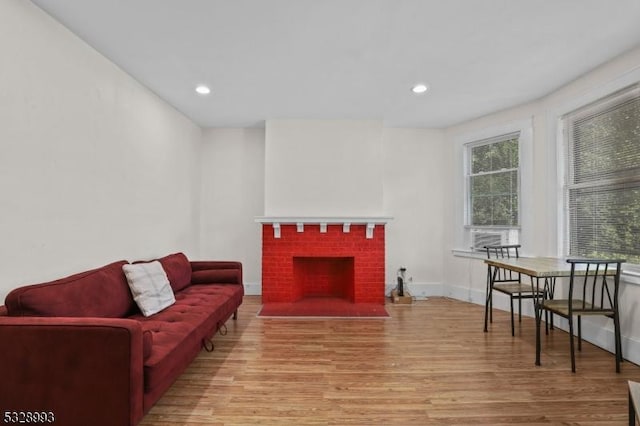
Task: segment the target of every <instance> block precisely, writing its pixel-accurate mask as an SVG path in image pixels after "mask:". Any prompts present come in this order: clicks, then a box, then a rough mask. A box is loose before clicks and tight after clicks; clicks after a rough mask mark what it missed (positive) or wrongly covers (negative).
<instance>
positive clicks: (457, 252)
mask: <svg viewBox="0 0 640 426" xmlns="http://www.w3.org/2000/svg"><path fill="white" fill-rule="evenodd" d="M451 253H452V254H453V255H454V256H456V257H466V258H469V259H486V257H487V254H486V253H484V252H478V251H471V250H468V249H467V250H463V249H453V250H451Z"/></svg>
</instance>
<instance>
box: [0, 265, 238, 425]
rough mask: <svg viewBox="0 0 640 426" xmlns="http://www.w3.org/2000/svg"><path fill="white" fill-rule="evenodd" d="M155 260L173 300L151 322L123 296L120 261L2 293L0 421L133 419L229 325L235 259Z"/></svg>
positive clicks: (124, 287)
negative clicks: (39, 416)
mask: <svg viewBox="0 0 640 426" xmlns="http://www.w3.org/2000/svg"><path fill="white" fill-rule="evenodd" d="M157 260H159V261H160V263H161V264H162V266H163V269H164V270H165V272H166V273H167V277H168V278H169V282H170V284H171V287H172V289H173V291H174V294H175V298H176V303H175V304H173V305H171V306H170V307H168V308H166V309H165V310H163V311H161V312H159V313H157V314H154V315H151V316H149V317H144V316H143V315H142V314H141V313H140V311H139V310H138V308H137V305H136V304H135V302H134V300H133V298H132V296H131V292H130V290H129V286H128V284H127V280H126V278H125V275H124V273H123V271H122V265H124V264H126V263H127V262H126V261H119V262H115V263H112V264H109V265H106V266H103V267H101V268H98V269H94V270H90V271H86V272H82V273H79V274H76V275H73V276H70V277H67V278H62V279H59V280H56V281H52V282H49V283H44V284H36V285H30V286H25V287H20V288H17V289H15V290H13V291H12V292H11V293H9V295H7V297H6V300H5V308H4V309H0V414H1V415H3V416H6V414H5V413H6V412H9V413H10V414H9V415H10V416H13V415H14V413H17V414H16V416H17V417H16V418H18V420H19V418H20V416H21V418H25V419H26V418H27V416H28V415H29V413H34V412H38V413H42V412H45V413H48V415H49V416H53V417H54V418H55V423H54V424H58V425H65V426H67V425H82V426H86V425H105V426H106V425H108V426H119V425H135V424H137V423H138V422H140V420H141V419H142V417H143V416H144V414H146V413H147V412H148V411H149V409H151V407H152V406H153V405H154V404H155V403H156V402H157V401H158V399H160V397H161V396H162V394H163V393H164V392H165V391H166V390H167V389H168V388H169V387H170V386H171V384H172V383H173V382H174V381H175V380H176V379H177V378H178V377H179V376H180V374H181V373H182V372H183V371H184V370H185V368H186V367H187V366H188V365H189V364H190V363H191V361H192V360H193V359H194V358H195V357H196V356H197V355H198V353H199V351H200V350H201V349H202V347H203V346H206V347H207V348H209V349H211V348H212V342H211V340H210V339H211V336H212V335H213V334H214V333H215V332H216V331H218V330H219V329H220V328H221V327H222V326H223V325H224V323H225V322H226V321H227V320H228V319H229V318H230V317H231V316H233V317H234V319H235V318H237V309H238V307H239V306H240V304H241V303H242V297H243V295H244V289H243V284H242V265H241V264H240V263H239V262H220V261H189V260H188V259H187V258H186V256H185V255H184V254H182V253H176V254H172V255H169V256H166V257H163V258H161V259H157ZM3 313H4V315H2V314H3ZM21 413H22V414H21ZM31 418H33V414H31Z"/></svg>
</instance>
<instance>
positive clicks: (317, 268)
mask: <svg viewBox="0 0 640 426" xmlns="http://www.w3.org/2000/svg"><path fill="white" fill-rule="evenodd" d="M293 280H294V287H295V288H296V289H297V291H296V293H297V295H298V297H297V299H298V300H300V299H304V298H317V297H330V298H339V299H344V300H347V301H349V302H351V303H353V302H354V301H355V292H354V258H353V257H294V258H293Z"/></svg>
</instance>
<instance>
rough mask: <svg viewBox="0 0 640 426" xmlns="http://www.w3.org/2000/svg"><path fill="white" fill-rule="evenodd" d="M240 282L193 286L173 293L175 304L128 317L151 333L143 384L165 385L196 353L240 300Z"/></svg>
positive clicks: (151, 386) (151, 385)
mask: <svg viewBox="0 0 640 426" xmlns="http://www.w3.org/2000/svg"><path fill="white" fill-rule="evenodd" d="M242 295H243V288H242V286H239V285H235V286H233V285H192V286H189V287H188V288H187V289H185V290H183V291H181V292H179V293H176V303H175V304H174V305H173V306H171V307H169V308H167V309H165V310H164V311H162V312H160V313H158V314H156V315H154V316H152V317H144V316H142V315H139V314H138V315H134V316H131V318H132V319H136V320H138V321H140V324H141V326H142V330H143V331H147V330H149V331H151V332H152V334H153V346H152V350H151V356H149V358H148V359H146V360H145V362H144V375H145V377H144V387H145V392H146V391H152V390H154V389H155V388H156V387H158V386H165V385H167V383H169V382H171V381H173V380H174V379H175V378H176V377H177V375H178V374H180V372H182V371H183V370H184V369H185V368H186V367H187V366H188V365H189V363H190V362H191V361H192V360H193V358H194V357H195V356H196V355H197V354H198V353H199V351H200V348H201V345H202V340H203V339H204V338H206V337H210V336H211V335H212V334H213V333H214V332H215V331H216V330H217V329H218V328H219V327H220V326H221V325H222V324H223V323H224V322H225V321H226V320H227V319H229V317H230V316H231V315H232V314H233V312H234V311H235V310H236V309H237V307H238V306H239V305H240V303H241V301H242Z"/></svg>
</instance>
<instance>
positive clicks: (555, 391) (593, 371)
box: [141, 296, 640, 426]
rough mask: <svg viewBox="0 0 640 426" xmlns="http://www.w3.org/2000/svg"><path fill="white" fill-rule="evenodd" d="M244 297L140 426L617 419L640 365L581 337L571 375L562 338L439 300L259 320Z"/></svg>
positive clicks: (623, 416)
mask: <svg viewBox="0 0 640 426" xmlns="http://www.w3.org/2000/svg"><path fill="white" fill-rule="evenodd" d="M259 309H260V299H259V297H255V296H254V297H251V296H250V297H245V301H244V304H243V306H242V307H241V309H240V313H239V318H238V320H237V321H233V320H230V321H229V322H228V323H227V325H228V334H227V335H226V336H220V335H216V336H215V337H214V339H213V340H214V342H215V344H216V349H215V351H214V352H213V353H206V352H202V353H201V354H200V355H199V357H198V358H197V359H196V360H195V361H194V362H193V363H192V364H191V365H190V367H189V368H188V369H187V371H186V372H185V373H184V374H183V375H182V376H181V377H180V378H179V379H178V381H177V382H176V383H175V384H174V385H173V387H172V388H171V389H170V390H169V391H168V392H167V393H166V394H165V395H164V397H163V398H162V399H161V400H160V401H159V402H158V403H157V404H156V406H154V407H153V408H152V410H151V411H150V412H149V414H147V416H146V417H145V418H144V420H143V421H142V423H141V425H143V426H150V425H157V426H159V425H255V424H260V425H403V426H404V425H492V426H496V425H506V424H521V425H550V424H554V425H626V424H627V382H626V381H627V380H629V379H631V380H636V381H638V380H640V368H639V367H638V366H636V365H634V364H632V363H629V362H624V363H623V364H622V372H621V373H620V374H616V373H615V363H614V356H613V355H612V354H610V353H608V352H605V351H603V350H601V349H599V348H597V347H595V346H592V345H590V344H585V345H584V346H583V349H582V353H578V355H577V359H576V363H577V373H575V374H572V373H571V367H570V360H569V346H568V335H567V334H566V333H565V332H563V331H561V330H555V331H554V332H552V333H551V334H550V335H549V336H548V337H543V353H542V366H540V367H536V366H535V365H534V358H535V353H534V351H535V334H534V331H535V324H534V321H533V320H532V319H530V318H523V322H522V326H521V328H520V331H519V332H518V331H517V332H516V333H517V334H516V337H511V333H510V325H509V314H508V313H506V312H501V311H497V310H496V311H495V313H494V323H493V325H492V327H491V330H490V331H489V333H483V332H482V322H483V315H484V311H483V309H484V308H483V307H481V306H478V305H473V304H469V303H464V302H460V301H456V300H451V299H445V298H431V299H429V300H427V301H420V302H416V303H414V304H413V305H410V306H401V305H392V304H388V305H387V310H388V311H389V313H390V315H391V318H387V319H353V320H350V319H349V320H346V319H264V318H258V317H256V313H257V312H258V311H259Z"/></svg>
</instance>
